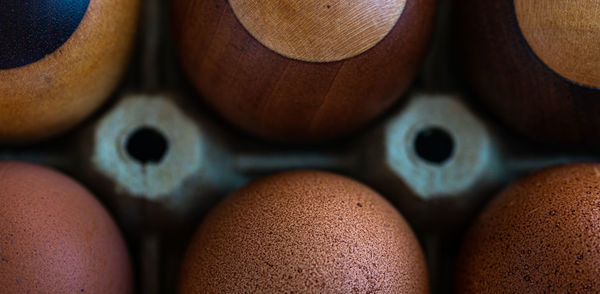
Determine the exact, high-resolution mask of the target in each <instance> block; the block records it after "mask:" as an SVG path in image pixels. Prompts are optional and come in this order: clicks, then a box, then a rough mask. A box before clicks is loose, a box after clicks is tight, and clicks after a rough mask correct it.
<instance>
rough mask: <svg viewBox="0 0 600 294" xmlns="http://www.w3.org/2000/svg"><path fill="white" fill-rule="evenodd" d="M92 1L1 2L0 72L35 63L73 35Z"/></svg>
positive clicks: (30, 0)
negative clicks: (0, 70)
mask: <svg viewBox="0 0 600 294" xmlns="http://www.w3.org/2000/svg"><path fill="white" fill-rule="evenodd" d="M89 4H90V0H0V69H10V68H15V67H20V66H24V65H27V64H30V63H34V62H36V61H38V60H40V59H42V58H44V56H46V55H48V54H51V53H52V52H54V51H56V49H58V48H59V47H60V46H62V45H63V44H64V43H65V42H66V41H67V40H68V39H69V38H70V37H71V35H73V33H74V32H75V30H76V29H77V27H79V23H81V20H83V17H84V15H85V12H86V11H87V9H88V6H89Z"/></svg>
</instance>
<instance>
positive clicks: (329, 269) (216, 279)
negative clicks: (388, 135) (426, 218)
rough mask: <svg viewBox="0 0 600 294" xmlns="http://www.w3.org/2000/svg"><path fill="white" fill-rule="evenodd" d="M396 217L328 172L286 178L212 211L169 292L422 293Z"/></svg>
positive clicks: (364, 190) (419, 273) (416, 256)
mask: <svg viewBox="0 0 600 294" xmlns="http://www.w3.org/2000/svg"><path fill="white" fill-rule="evenodd" d="M428 291H429V279H428V275H427V266H426V263H425V258H424V256H423V252H422V250H421V247H420V246H419V242H418V241H417V239H416V238H415V235H414V234H413V232H412V230H411V229H410V227H409V225H408V223H407V222H406V221H405V220H404V218H403V217H402V216H401V215H400V213H398V211H397V210H396V209H395V208H394V207H393V206H392V205H391V204H390V203H389V202H387V201H386V200H385V199H384V198H383V197H381V196H380V195H378V194H377V193H376V192H374V191H373V190H371V189H369V188H368V187H366V186H364V185H362V184H360V183H358V182H356V181H353V180H351V179H348V178H346V177H342V176H338V175H335V174H330V173H325V172H316V171H295V172H286V173H281V174H277V175H273V176H270V177H266V178H264V179H261V180H258V181H255V182H253V183H251V184H249V185H248V186H246V187H244V188H242V189H240V190H238V191H236V192H234V193H233V194H232V195H231V196H229V197H228V198H227V199H225V200H224V201H223V202H222V203H220V204H219V205H218V206H217V207H216V208H214V209H213V210H212V211H211V212H210V213H209V215H208V216H207V217H206V218H205V219H204V221H203V223H202V224H201V225H200V227H199V229H198V231H197V232H196V234H195V236H194V238H193V240H192V242H191V244H190V246H189V248H188V250H187V252H186V255H185V259H184V260H183V266H182V270H181V273H180V280H179V293H182V294H183V293H376V292H377V293H378V292H381V293H428Z"/></svg>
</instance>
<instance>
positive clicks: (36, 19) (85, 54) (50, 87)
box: [0, 0, 139, 143]
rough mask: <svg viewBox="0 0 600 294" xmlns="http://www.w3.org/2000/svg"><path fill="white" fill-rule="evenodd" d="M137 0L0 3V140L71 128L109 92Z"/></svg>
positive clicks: (129, 37)
mask: <svg viewBox="0 0 600 294" xmlns="http://www.w3.org/2000/svg"><path fill="white" fill-rule="evenodd" d="M138 10H139V0H76V1H64V0H60V1H50V0H42V1H2V2H0V142H3V143H24V142H34V141H38V140H42V139H45V138H49V137H52V136H54V135H57V134H59V133H61V132H64V131H66V130H68V129H69V128H71V127H73V126H74V125H76V124H77V123H79V122H80V121H82V120H83V119H84V118H85V117H87V116H88V115H89V114H90V113H91V112H93V111H94V110H95V109H96V108H97V107H98V106H99V105H100V104H101V103H102V102H103V101H104V100H105V99H106V98H108V96H109V95H110V94H111V93H112V92H113V91H114V89H115V87H116V85H117V83H118V82H119V79H120V77H121V76H122V74H123V72H124V69H125V67H126V64H127V59H128V58H127V57H128V56H129V53H130V51H131V49H132V45H133V41H134V33H135V31H136V29H137V20H138V14H139V11H138Z"/></svg>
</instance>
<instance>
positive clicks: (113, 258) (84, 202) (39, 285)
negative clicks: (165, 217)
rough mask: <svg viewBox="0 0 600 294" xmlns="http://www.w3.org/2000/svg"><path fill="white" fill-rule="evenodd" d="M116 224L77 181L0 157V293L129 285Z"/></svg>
mask: <svg viewBox="0 0 600 294" xmlns="http://www.w3.org/2000/svg"><path fill="white" fill-rule="evenodd" d="M132 283H133V282H132V270H131V265H130V260H129V255H128V252H127V250H126V247H125V243H124V241H123V239H122V237H121V235H120V232H119V230H118V228H117V226H116V225H115V223H114V222H113V220H112V218H111V217H110V215H109V214H108V213H107V212H106V211H105V210H104V208H103V207H102V205H101V204H100V203H99V202H98V201H97V200H96V199H95V198H94V197H93V196H92V194H90V192H88V191H87V190H86V189H85V188H83V187H82V186H81V185H80V184H78V183H76V182H75V181H73V180H72V179H70V178H68V177H66V176H64V175H62V174H60V173H58V172H56V171H53V170H50V169H48V168H44V167H40V166H36V165H32V164H26V163H19V162H0V293H106V294H109V293H115V294H116V293H118V294H124V293H131V291H132Z"/></svg>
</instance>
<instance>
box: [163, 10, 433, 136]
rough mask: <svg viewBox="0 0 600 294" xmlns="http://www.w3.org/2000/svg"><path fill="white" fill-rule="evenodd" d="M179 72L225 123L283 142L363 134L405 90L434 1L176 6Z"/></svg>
mask: <svg viewBox="0 0 600 294" xmlns="http://www.w3.org/2000/svg"><path fill="white" fill-rule="evenodd" d="M172 8H173V9H172V10H173V11H172V17H173V26H174V31H175V36H176V39H177V45H178V51H179V56H180V60H181V64H182V66H183V68H184V70H185V72H186V73H187V75H188V77H189V79H190V80H191V82H192V83H193V84H194V86H195V87H196V88H197V90H198V91H199V92H200V94H201V95H202V96H203V98H204V99H205V101H207V102H208V104H209V105H211V106H212V107H213V108H214V109H215V110H216V111H217V112H218V113H220V114H221V115H222V116H223V117H225V118H226V119H228V120H229V121H230V122H232V123H233V124H235V125H237V126H238V127H239V128H241V129H244V130H246V131H248V132H251V133H253V134H256V135H259V136H262V137H264V138H268V139H271V140H277V141H287V142H302V143H308V142H315V141H319V140H325V139H331V138H334V137H339V136H342V135H345V134H348V133H350V132H352V131H355V130H357V129H359V128H361V127H362V126H364V125H365V124H366V123H368V122H369V121H371V120H372V119H374V118H375V117H376V116H377V115H379V114H381V113H382V112H383V111H384V110H386V109H387V108H388V107H390V105H392V104H393V103H394V102H395V101H396V100H397V99H398V98H399V97H400V96H401V95H402V94H403V93H404V91H406V90H407V88H408V87H409V85H410V84H411V82H412V81H413V79H414V78H415V75H416V73H417V71H418V70H419V66H420V64H421V61H422V60H423V57H424V56H425V54H426V51H427V45H428V43H429V39H430V35H431V33H432V29H433V18H434V10H435V0H384V1H366V0H360V1H353V2H348V1H339V0H334V1H322V0H311V1H300V0H294V1H267V0H251V1H247V0H237V1H224V0H202V1H200V0H192V1H187V0H174V1H172Z"/></svg>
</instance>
